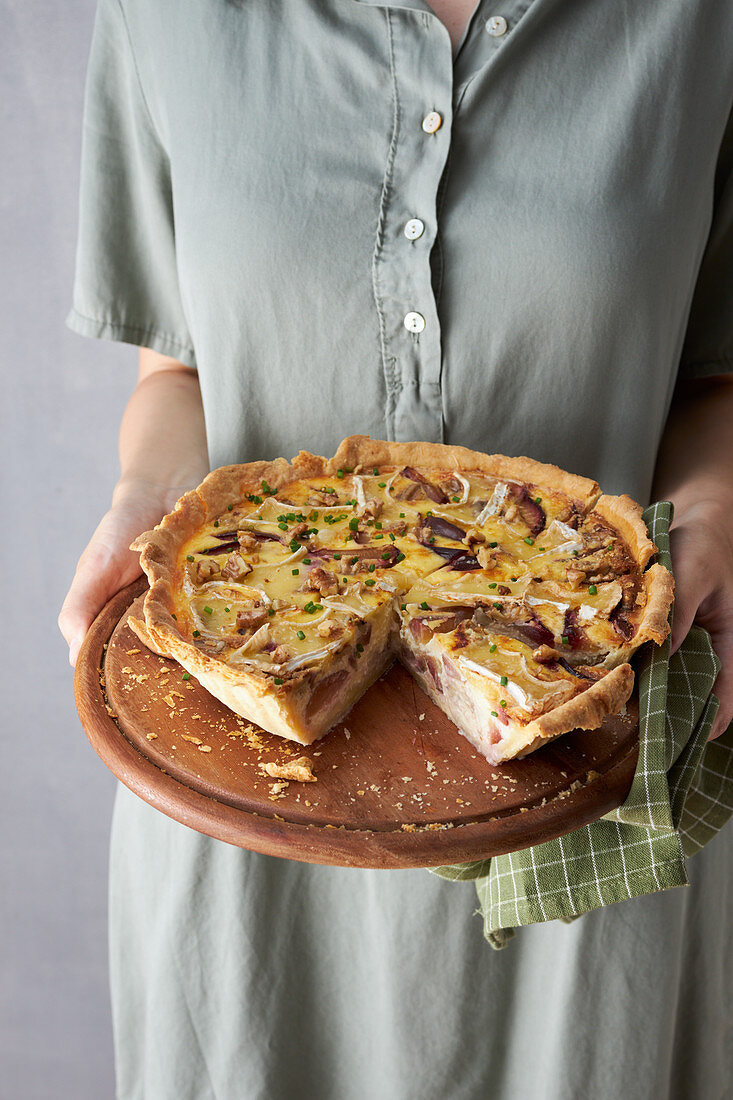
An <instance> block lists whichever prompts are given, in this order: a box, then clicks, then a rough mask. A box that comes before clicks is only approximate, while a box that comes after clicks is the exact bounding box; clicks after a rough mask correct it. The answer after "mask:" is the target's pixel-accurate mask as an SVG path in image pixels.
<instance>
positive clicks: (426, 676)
mask: <svg viewBox="0 0 733 1100" xmlns="http://www.w3.org/2000/svg"><path fill="white" fill-rule="evenodd" d="M408 608H409V609H408V610H405V611H404V612H402V627H401V631H400V647H399V656H400V660H401V661H402V662H403V664H405V665H406V666H407V668H409V670H410V672H411V673H412V675H413V676H414V677H415V679H416V680H417V681H418V683H419V684H420V686H421V687H422V688H423V690H424V691H425V692H426V693H427V694H428V695H429V696H430V698H431V699H432V700H433V701H434V702H435V703H437V704H438V706H439V707H440V708H441V709H442V710H443V711H444V712H445V714H447V715H448V717H449V718H450V719H451V721H453V722H455V724H456V725H457V726H458V728H459V729H460V731H461V733H462V734H463V735H464V737H467V738H468V740H469V741H471V743H472V744H473V745H475V746H476V748H477V749H478V750H479V752H481V753H482V754H483V755H484V756H485V757H486V759H487V760H488V761H489V762H490V763H492V764H498V763H500V762H501V761H502V760H509V759H512V758H513V757H517V756H525V755H526V754H527V753H529V752H532V751H533V750H534V749H536V748H538V747H539V746H540V745H541V744H542V743H543V741H547V740H549V739H551V738H553V737H556V736H557V734H558V732H567V730H568V729H576V728H584V729H591V728H594V727H596V726H598V725H600V723H601V722H602V721H603V719H604V718H605V717H606V715H608V714H615V713H617V712H618V710H619V709H620V708H621V707H622V706H623V704H624V703H625V702H626V700H627V699H628V698H629V696H630V694H631V691H632V688H633V683H634V674H633V672H632V669H631V666H630V665H628V664H622V665H619V666H618V667H617V668H615V669H613V670H608V669H605V668H603V667H602V666H600V665H582V664H575V665H571V664H570V663H569V662H568V661H567V660H566V659H565V658H564V657H562V655H561V654H560V653H559V652H558V650H556V649H554V648H553V647H552V646H549V645H547V644H545V643H542V644H540V645H532V644H530V643H529V642H527V641H526V640H524V639H523V638H522V637H521V636H520V635H518V634H516V633H513V634H507V633H505V632H504V631H503V630H502V627H501V626H500V625H499V624H497V623H491V622H490V621H487V620H486V617H485V615H484V614H483V609H482V608H480V607H479V608H475V607H474V608H472V607H461V606H460V605H457V606H453V607H450V606H447V607H446V608H445V609H444V610H443V611H440V610H434V611H429V612H426V611H422V610H421V609H419V608H415V606H414V605H412V606H409V605H408Z"/></svg>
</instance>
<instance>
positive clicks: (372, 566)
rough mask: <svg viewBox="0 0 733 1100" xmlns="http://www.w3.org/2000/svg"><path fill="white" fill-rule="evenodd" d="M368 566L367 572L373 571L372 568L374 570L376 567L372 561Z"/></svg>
mask: <svg viewBox="0 0 733 1100" xmlns="http://www.w3.org/2000/svg"><path fill="white" fill-rule="evenodd" d="M368 568H369V572H370V573H373V572H374V570H375V569H376V568H377V567H376V565H375V564H374V562H372V564H371V565H370V566H369V567H368Z"/></svg>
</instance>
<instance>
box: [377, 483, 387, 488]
mask: <svg viewBox="0 0 733 1100" xmlns="http://www.w3.org/2000/svg"><path fill="white" fill-rule="evenodd" d="M377 485H378V486H379V488H380V489H385V488H386V486H387V482H386V481H378V482H377Z"/></svg>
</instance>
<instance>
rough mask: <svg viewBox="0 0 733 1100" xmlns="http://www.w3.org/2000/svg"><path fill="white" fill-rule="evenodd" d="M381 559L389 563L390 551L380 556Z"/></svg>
mask: <svg viewBox="0 0 733 1100" xmlns="http://www.w3.org/2000/svg"><path fill="white" fill-rule="evenodd" d="M380 557H381V559H382V561H389V558H390V554H389V550H385V551H384V553H383V554H380Z"/></svg>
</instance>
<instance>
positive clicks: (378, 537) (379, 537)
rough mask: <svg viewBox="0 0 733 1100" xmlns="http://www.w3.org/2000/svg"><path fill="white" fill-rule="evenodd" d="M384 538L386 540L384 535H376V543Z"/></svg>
mask: <svg viewBox="0 0 733 1100" xmlns="http://www.w3.org/2000/svg"><path fill="white" fill-rule="evenodd" d="M383 538H384V535H375V536H374V541H375V542H376V541H377V539H383Z"/></svg>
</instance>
